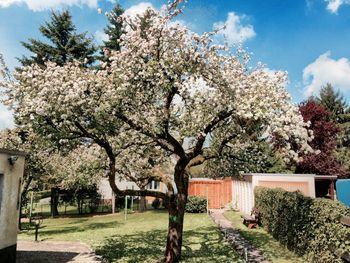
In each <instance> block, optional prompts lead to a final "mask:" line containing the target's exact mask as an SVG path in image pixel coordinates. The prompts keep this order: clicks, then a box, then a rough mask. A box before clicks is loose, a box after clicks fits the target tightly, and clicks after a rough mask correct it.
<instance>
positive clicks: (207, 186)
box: [205, 184, 209, 215]
mask: <svg viewBox="0 0 350 263" xmlns="http://www.w3.org/2000/svg"><path fill="white" fill-rule="evenodd" d="M205 186H206V192H207V215H209V195H208V184H206V185H205Z"/></svg>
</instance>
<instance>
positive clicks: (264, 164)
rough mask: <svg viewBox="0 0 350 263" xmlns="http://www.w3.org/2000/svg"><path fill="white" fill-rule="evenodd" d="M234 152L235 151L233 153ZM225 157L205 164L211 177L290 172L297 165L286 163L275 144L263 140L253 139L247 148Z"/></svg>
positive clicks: (233, 150)
mask: <svg viewBox="0 0 350 263" xmlns="http://www.w3.org/2000/svg"><path fill="white" fill-rule="evenodd" d="M233 148H234V147H233ZM233 152H234V153H233ZM223 154H224V155H226V156H225V158H218V159H214V160H210V161H208V162H207V163H206V165H205V166H204V168H203V169H204V171H205V174H206V175H208V176H209V177H230V176H238V175H239V174H240V173H241V172H245V173H290V172H294V170H295V167H294V166H293V164H292V163H286V162H285V161H284V160H283V158H282V157H281V155H280V154H279V153H278V152H277V151H276V150H275V149H274V148H273V146H272V145H271V144H270V143H268V142H266V141H262V140H260V139H259V140H255V141H251V142H250V145H249V146H248V147H246V148H243V149H240V150H237V149H235V148H234V149H231V150H230V152H225V153H223Z"/></svg>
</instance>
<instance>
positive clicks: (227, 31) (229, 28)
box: [213, 12, 256, 45]
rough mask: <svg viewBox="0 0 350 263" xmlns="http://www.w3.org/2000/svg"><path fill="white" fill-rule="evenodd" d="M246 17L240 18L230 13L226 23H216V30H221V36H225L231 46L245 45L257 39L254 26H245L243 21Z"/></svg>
mask: <svg viewBox="0 0 350 263" xmlns="http://www.w3.org/2000/svg"><path fill="white" fill-rule="evenodd" d="M244 17H245V16H238V15H236V14H235V13H234V12H229V13H228V16H227V20H226V21H225V22H222V21H220V22H216V23H214V26H213V27H214V29H220V28H223V27H225V28H224V29H222V30H220V32H219V34H221V35H223V36H224V37H225V38H226V40H227V42H228V44H229V45H233V44H238V43H243V42H244V41H246V40H248V39H250V38H253V37H255V35H256V33H255V31H254V28H253V26H252V25H249V24H248V25H243V24H242V19H244Z"/></svg>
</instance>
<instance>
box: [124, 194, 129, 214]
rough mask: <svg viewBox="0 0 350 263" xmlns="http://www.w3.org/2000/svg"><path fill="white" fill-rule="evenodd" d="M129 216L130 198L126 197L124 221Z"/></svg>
mask: <svg viewBox="0 0 350 263" xmlns="http://www.w3.org/2000/svg"><path fill="white" fill-rule="evenodd" d="M127 214H128V196H127V195H126V196H125V208H124V219H125V220H126V215H127Z"/></svg>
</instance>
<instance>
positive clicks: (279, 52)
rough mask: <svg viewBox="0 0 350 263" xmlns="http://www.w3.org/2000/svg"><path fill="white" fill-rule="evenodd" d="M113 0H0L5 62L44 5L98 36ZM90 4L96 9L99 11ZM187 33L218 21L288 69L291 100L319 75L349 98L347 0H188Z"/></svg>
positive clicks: (3, 123)
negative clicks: (68, 15) (69, 15)
mask: <svg viewBox="0 0 350 263" xmlns="http://www.w3.org/2000/svg"><path fill="white" fill-rule="evenodd" d="M113 2H115V1H113V0H0V52H1V53H2V54H3V55H4V57H5V60H6V62H7V64H8V65H9V66H10V68H14V67H15V66H18V65H19V64H18V62H17V60H16V57H20V56H22V55H23V54H27V55H28V53H27V51H26V50H25V49H24V48H23V47H22V46H21V44H20V42H21V41H26V40H27V39H28V38H40V37H41V36H40V34H39V31H38V28H39V26H40V25H41V24H42V23H43V22H44V21H48V20H49V17H50V12H51V10H57V9H62V8H65V9H69V10H70V11H71V13H72V15H73V20H74V23H75V24H76V26H77V29H78V31H80V32H81V31H88V32H89V34H90V36H92V37H94V38H95V39H96V40H95V41H96V44H99V43H101V39H103V37H105V36H104V35H103V28H104V27H105V26H106V22H107V20H106V17H105V15H104V14H103V13H104V12H105V11H109V10H110V9H111V8H112V7H113ZM166 2H167V1H166V0H149V1H147V0H143V1H138V0H131V1H127V0H124V1H123V0H120V1H119V3H120V4H121V5H122V6H123V7H124V8H125V9H127V10H128V12H130V14H133V13H137V12H141V11H142V10H143V9H144V8H145V7H147V6H152V7H154V8H157V9H160V8H161V6H162V5H163V4H166ZM98 8H100V9H101V10H102V14H99V12H98ZM178 19H179V20H181V22H182V23H183V24H185V25H186V26H188V27H189V28H190V29H192V30H193V31H195V32H198V33H202V32H204V31H211V30H212V29H213V28H214V27H216V26H222V25H226V26H227V27H226V29H225V31H224V32H223V34H224V35H225V37H226V39H227V40H228V41H229V42H230V43H231V44H235V43H237V42H240V43H243V46H245V47H246V48H248V50H249V51H250V52H252V53H253V56H252V62H253V63H256V62H258V61H261V62H263V63H264V64H266V65H267V67H268V68H269V69H270V70H285V71H287V72H288V73H289V80H290V83H289V84H288V90H289V92H290V93H291V95H292V97H293V101H294V102H296V103H297V102H300V101H302V100H304V99H305V98H307V96H308V95H311V94H317V92H318V90H319V88H320V87H321V86H322V85H325V84H326V83H327V82H330V83H332V84H333V86H334V87H335V88H336V89H339V90H340V91H341V92H342V93H343V94H344V96H345V98H346V99H347V101H349V102H350V62H349V60H348V58H350V26H349V24H350V0H297V1H295V0H283V1H281V0H264V1H261V0H225V1H224V0H222V1H211V0H189V1H188V3H187V4H186V7H185V10H184V14H183V15H181V16H180V17H179V18H178ZM11 125H12V120H11V113H10V112H8V111H7V110H6V109H5V108H4V106H2V105H0V129H1V128H4V127H11Z"/></svg>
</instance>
